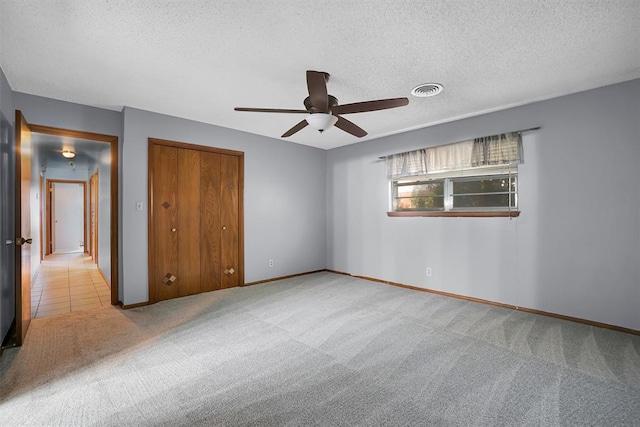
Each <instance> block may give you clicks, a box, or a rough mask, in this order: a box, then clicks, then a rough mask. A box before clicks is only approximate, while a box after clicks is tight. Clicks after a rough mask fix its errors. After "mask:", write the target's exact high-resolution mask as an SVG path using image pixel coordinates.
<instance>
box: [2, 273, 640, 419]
mask: <svg viewBox="0 0 640 427" xmlns="http://www.w3.org/2000/svg"><path fill="white" fill-rule="evenodd" d="M31 325H32V326H31V329H30V332H29V335H28V337H27V340H26V342H25V345H24V346H23V347H22V348H20V349H11V350H8V351H5V353H4V354H3V355H2V357H1V358H0V373H1V375H2V377H1V383H0V425H2V426H17V425H37V426H42V425H65V426H69V425H136V426H139V425H229V426H231V425H268V426H272V425H292V426H293V425H345V426H347V425H348V426H354V425H367V426H371V425H388V426H402V425H465V426H468V425H480V426H482V425H492V426H493V425H509V426H512V425H580V426H583V425H594V426H596V425H597V426H606V425H611V426H623V425H629V426H631V425H636V426H637V425H640V337H638V336H633V335H629V334H624V333H618V332H614V331H609V330H605V329H599V328H594V327H590V326H586V325H581V324H576V323H572V322H567V321H562V320H556V319H551V318H547V317H542V316H537V315H532V314H527V313H522V312H518V311H513V310H508V309H503V308H499V307H493V306H488V305H482V304H478V303H472V302H466V301H461V300H456V299H451V298H447V297H443V296H438V295H433V294H429V293H423V292H418V291H412V290H408V289H402V288H397V287H393V286H388V285H384V284H380V283H374V282H369V281H364V280H359V279H355V278H351V277H347V276H343V275H336V274H332V273H326V272H323V273H316V274H312V275H308V276H302V277H298V278H293V279H288V280H282V281H278V282H272V283H267V284H262V285H256V286H251V287H246V288H236V289H229V290H223V291H217V292H212V293H208V294H202V295H195V296H191V297H187V298H182V299H177V300H171V301H165V302H162V303H158V304H155V305H152V306H148V307H141V308H137V309H132V310H124V311H123V310H119V309H115V308H106V309H96V310H91V311H87V312H79V313H71V314H67V315H60V316H56V317H51V318H44V319H35V320H34V321H33V322H32V324H31Z"/></svg>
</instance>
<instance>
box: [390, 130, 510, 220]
mask: <svg viewBox="0 0 640 427" xmlns="http://www.w3.org/2000/svg"><path fill="white" fill-rule="evenodd" d="M386 160H387V177H388V178H389V182H390V186H389V188H390V192H389V194H390V203H389V204H390V211H391V212H389V215H390V216H518V214H519V212H518V164H519V163H522V139H521V135H520V133H519V132H512V133H509V134H500V135H493V136H488V137H482V138H476V139H474V140H469V141H462V142H458V143H454V144H447V145H442V146H437V147H430V148H426V149H420V150H416V151H411V152H406V153H399V154H394V155H392V156H387V157H386Z"/></svg>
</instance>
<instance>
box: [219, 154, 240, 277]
mask: <svg viewBox="0 0 640 427" xmlns="http://www.w3.org/2000/svg"><path fill="white" fill-rule="evenodd" d="M239 172H240V162H239V160H238V157H236V156H229V155H226V154H221V155H220V223H221V225H222V227H221V238H220V248H221V249H220V258H221V264H222V276H221V282H222V288H232V287H235V286H238V285H239V284H240V283H239V280H238V278H239V272H240V265H239V257H238V247H239V246H238V245H239V238H238V236H239V229H238V224H239V222H238V210H239V200H238V194H239V189H238V183H239V178H238V177H239Z"/></svg>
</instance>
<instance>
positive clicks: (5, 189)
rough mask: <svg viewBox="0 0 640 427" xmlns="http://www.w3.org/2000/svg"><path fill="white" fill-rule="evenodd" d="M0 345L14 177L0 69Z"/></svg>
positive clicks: (6, 308) (10, 285)
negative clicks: (5, 242)
mask: <svg viewBox="0 0 640 427" xmlns="http://www.w3.org/2000/svg"><path fill="white" fill-rule="evenodd" d="M0 120H1V121H2V124H1V125H0V132H2V134H0V233H1V235H0V344H1V343H2V340H3V339H4V337H5V335H6V334H7V331H8V330H9V327H10V326H11V322H13V318H14V317H15V283H14V261H15V246H13V245H5V244H4V241H5V240H13V239H14V238H15V231H14V230H15V223H14V222H15V218H14V212H13V207H14V206H15V191H14V188H15V177H14V173H15V172H14V170H13V168H12V167H10V165H11V164H12V163H14V162H15V160H14V157H15V152H14V150H13V144H14V142H13V140H14V129H13V127H14V121H15V116H14V112H13V94H12V92H11V87H10V86H9V82H7V78H6V77H5V75H4V71H2V68H0Z"/></svg>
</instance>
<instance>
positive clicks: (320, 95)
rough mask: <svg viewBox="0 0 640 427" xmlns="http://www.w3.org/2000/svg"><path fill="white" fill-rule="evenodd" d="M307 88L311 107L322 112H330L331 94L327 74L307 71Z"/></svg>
mask: <svg viewBox="0 0 640 427" xmlns="http://www.w3.org/2000/svg"><path fill="white" fill-rule="evenodd" d="M307 87H308V88H309V101H310V102H311V106H312V107H314V108H316V109H318V111H320V112H323V113H326V112H328V111H329V94H328V93H327V80H326V73H322V72H320V71H311V70H307Z"/></svg>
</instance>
